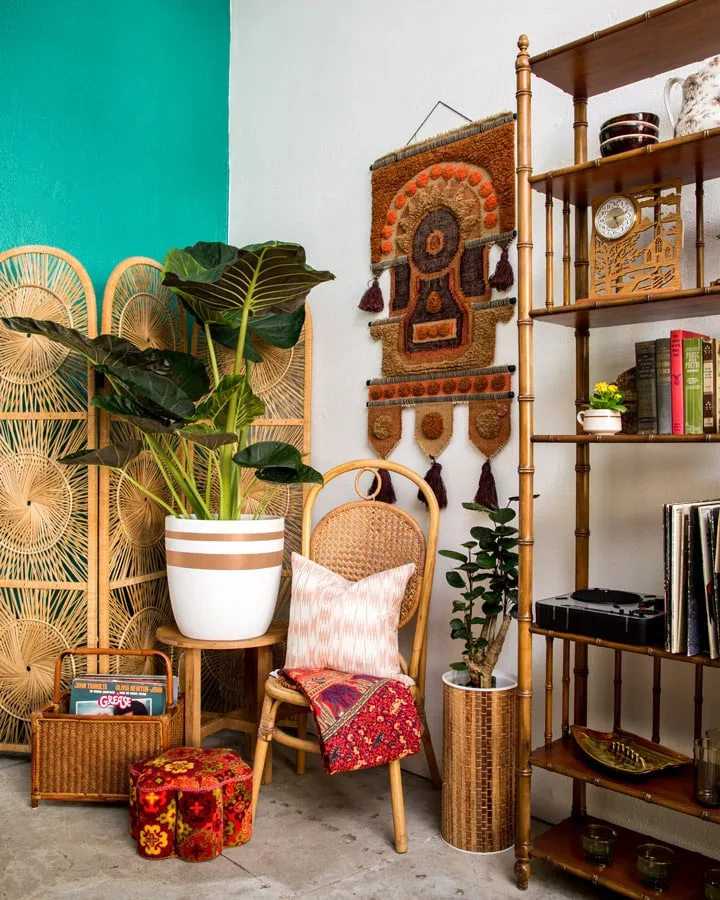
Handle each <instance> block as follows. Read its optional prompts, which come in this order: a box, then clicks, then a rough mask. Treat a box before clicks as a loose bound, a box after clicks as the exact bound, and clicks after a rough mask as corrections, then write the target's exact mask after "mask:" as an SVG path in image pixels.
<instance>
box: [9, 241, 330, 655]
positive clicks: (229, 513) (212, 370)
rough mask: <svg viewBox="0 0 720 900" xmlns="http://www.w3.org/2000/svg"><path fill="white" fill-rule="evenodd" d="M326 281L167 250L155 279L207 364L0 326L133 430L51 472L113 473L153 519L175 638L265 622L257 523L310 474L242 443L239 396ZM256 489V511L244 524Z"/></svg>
mask: <svg viewBox="0 0 720 900" xmlns="http://www.w3.org/2000/svg"><path fill="white" fill-rule="evenodd" d="M333 277H334V276H333V275H332V274H331V273H330V272H322V271H316V270H315V269H313V268H311V267H310V266H308V265H307V264H306V262H305V251H304V249H303V248H302V247H301V246H300V245H298V244H290V243H281V242H277V241H270V242H267V243H264V244H254V245H250V246H247V247H242V248H238V247H232V246H230V245H227V244H223V243H206V242H201V243H198V244H195V245H194V246H192V247H187V248H185V249H174V250H171V251H170V252H169V253H168V254H167V256H166V258H165V263H164V270H163V281H164V284H166V285H167V286H168V287H169V288H170V289H171V290H172V291H174V293H175V294H177V296H178V297H179V298H180V300H181V301H182V303H183V305H184V306H185V308H186V309H187V310H188V311H189V312H190V313H191V314H192V315H193V316H194V317H195V319H196V321H197V323H198V326H199V327H200V329H201V330H202V333H203V335H204V344H205V350H206V354H207V365H206V362H205V361H203V360H202V359H199V358H196V357H195V356H193V355H192V354H189V353H182V352H179V351H173V350H157V349H140V348H138V347H136V346H135V345H134V344H132V343H130V342H129V341H127V340H125V339H123V338H119V337H116V336H114V335H109V334H102V335H100V336H98V337H97V338H92V339H91V338H88V337H86V336H85V335H83V334H81V333H80V332H78V331H76V330H74V329H72V328H67V327H65V326H63V325H60V324H58V323H57V322H51V321H38V320H34V319H28V318H20V317H16V318H5V319H2V320H0V321H1V322H2V324H3V325H4V326H5V327H6V328H9V329H11V330H13V331H19V332H21V333H24V334H26V335H27V336H28V338H29V339H30V338H32V339H36V338H35V337H34V336H37V337H38V338H45V339H48V340H51V341H54V342H56V343H58V344H61V345H63V346H64V347H65V348H67V349H68V350H70V351H72V352H74V353H78V354H80V355H82V356H84V357H85V358H86V359H87V361H88V363H89V364H90V365H91V366H93V368H94V369H95V370H96V371H97V372H98V373H99V374H101V375H103V376H104V378H105V382H106V384H107V385H108V386H109V392H108V393H107V394H102V395H100V396H97V397H95V398H94V399H93V401H92V402H93V404H94V405H95V406H98V407H99V408H100V409H102V410H104V411H105V412H107V413H110V414H111V415H113V416H116V417H118V418H120V419H123V420H125V421H126V422H128V423H129V424H130V425H132V426H134V428H135V429H137V433H138V436H137V437H134V438H130V439H126V440H121V441H118V442H116V443H113V444H110V445H108V446H106V447H101V448H100V449H97V450H88V451H81V452H79V453H75V454H72V455H71V456H66V457H64V458H63V459H62V460H60V462H62V463H64V464H65V465H74V466H78V465H96V466H107V467H109V468H112V469H117V470H120V472H121V477H122V478H124V479H127V481H128V482H130V483H131V484H133V485H134V486H135V488H136V489H138V490H139V491H141V492H142V493H143V494H145V495H146V496H147V497H148V500H152V501H154V502H155V503H158V504H159V505H160V506H161V507H162V508H163V509H164V510H165V512H166V513H167V516H166V535H165V536H166V540H165V544H166V552H167V569H168V587H169V591H170V600H171V604H172V609H173V614H174V616H175V620H176V622H177V625H178V628H179V629H180V631H181V632H182V633H183V634H185V635H186V636H187V637H192V638H198V639H205V640H241V639H244V638H252V637H256V636H258V635H260V634H263V633H264V632H265V631H266V630H267V627H268V625H269V624H270V621H271V619H272V615H273V612H274V609H275V603H276V600H277V594H278V589H279V583H280V575H281V571H282V555H283V546H284V520H283V518H282V517H274V516H266V515H264V514H263V513H264V511H265V510H266V509H267V506H268V504H269V502H270V501H271V499H272V496H273V493H274V492H275V491H277V490H278V489H279V488H280V487H281V486H282V485H290V484H303V483H322V476H321V474H320V473H319V472H317V471H316V470H315V469H313V468H312V467H310V466H309V465H307V464H306V463H305V461H304V460H303V457H302V454H301V453H300V451H299V450H298V449H297V448H296V447H294V446H292V445H291V444H286V443H283V442H280V441H259V442H256V443H251V442H250V440H249V432H250V428H251V426H252V424H253V422H254V421H255V420H256V419H257V418H258V417H260V416H262V415H263V414H264V411H265V406H264V403H263V401H262V399H261V398H260V397H258V396H257V394H256V393H255V392H254V391H253V384H252V373H253V365H254V364H255V363H257V362H260V361H262V355H261V352H262V350H261V348H262V346H263V342H264V343H265V344H270V345H272V346H275V347H280V348H290V347H292V346H294V344H295V343H296V342H297V340H298V339H299V337H300V333H301V331H302V327H303V324H304V319H305V306H304V301H305V297H306V296H307V294H308V293H309V291H310V290H311V289H312V288H313V287H314V286H315V285H317V284H320V283H321V282H323V281H329V280H330V279H332V278H333ZM258 339H259V340H258ZM216 345H222V346H225V347H231V348H233V349H234V351H235V354H234V366H233V370H232V372H230V373H228V374H222V373H221V372H220V370H219V368H218V363H217V352H216ZM198 448H199V449H198ZM143 452H149V453H150V454H152V456H153V458H154V460H155V463H156V465H157V468H158V471H159V472H160V475H161V476H162V479H163V481H164V483H165V485H166V488H167V494H166V495H165V497H161V496H158V495H157V494H156V493H153V492H152V491H150V490H148V488H147V487H146V486H144V485H142V484H140V483H139V482H138V481H136V480H134V479H133V478H132V476H131V474H130V473H129V472H128V470H127V466H128V464H129V463H130V462H132V460H134V459H135V458H136V457H137V456H139V455H140V454H141V453H143ZM198 456H201V457H202V466H203V478H202V479H201V478H200V477H199V474H198V458H197V457H198ZM259 488H260V489H262V490H261V499H260V501H259V503H256V510H255V512H254V513H250V512H249V506H250V499H251V496H254V497H257V491H258V489H259Z"/></svg>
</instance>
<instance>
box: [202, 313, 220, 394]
mask: <svg viewBox="0 0 720 900" xmlns="http://www.w3.org/2000/svg"><path fill="white" fill-rule="evenodd" d="M205 343H206V344H207V349H208V356H209V357H210V365H211V366H212V372H213V378H214V379H215V387H217V386H218V385H219V384H220V370H219V369H218V364H217V357H216V356H215V344H213V339H212V337H211V335H210V323H209V322H206V323H205Z"/></svg>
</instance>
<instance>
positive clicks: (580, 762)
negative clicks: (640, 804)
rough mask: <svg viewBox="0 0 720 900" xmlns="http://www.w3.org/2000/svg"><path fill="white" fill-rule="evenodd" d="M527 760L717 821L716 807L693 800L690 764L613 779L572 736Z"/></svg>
mask: <svg viewBox="0 0 720 900" xmlns="http://www.w3.org/2000/svg"><path fill="white" fill-rule="evenodd" d="M530 763H531V765H533V766H537V767H538V768H541V769H548V770H549V771H551V772H557V773H558V774H560V775H567V776H568V777H569V778H577V779H578V780H579V781H586V782H588V783H589V784H594V785H595V786H596V787H602V788H605V789H606V790H609V791H615V792H616V793H618V794H625V795H626V796H628V797H634V798H635V799H636V800H645V801H646V802H647V803H653V804H655V805H656V806H664V807H666V808H667V809H674V810H676V811H677V812H681V813H684V814H685V815H687V816H696V817H697V818H698V819H705V820H707V821H709V822H717V823H720V809H708V808H706V807H704V806H700V804H699V803H696V802H695V801H694V800H693V766H692V763H688V764H687V765H684V766H681V767H680V768H679V769H673V770H672V771H671V772H669V773H668V774H662V773H660V774H658V775H653V776H651V777H650V778H634V779H631V778H615V777H614V776H613V775H612V774H611V773H610V772H606V771H604V770H603V769H601V768H599V767H595V766H593V765H592V764H591V763H590V762H589V761H588V760H587V759H586V757H585V756H584V755H583V754H582V752H581V751H580V750H579V749H578V747H577V746H576V744H575V741H574V740H573V739H572V738H558V740H556V741H553V743H552V744H550V746H549V747H545V746H543V747H538V748H537V749H536V750H533V752H532V753H531V754H530Z"/></svg>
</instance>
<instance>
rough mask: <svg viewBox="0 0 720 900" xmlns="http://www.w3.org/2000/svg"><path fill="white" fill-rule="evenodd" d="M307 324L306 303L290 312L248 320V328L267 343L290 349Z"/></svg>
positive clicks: (282, 348)
mask: <svg viewBox="0 0 720 900" xmlns="http://www.w3.org/2000/svg"><path fill="white" fill-rule="evenodd" d="M304 324H305V304H303V305H302V306H298V308H297V309H296V310H295V311H294V312H291V313H288V314H280V315H270V316H258V317H256V318H253V319H250V320H249V321H248V328H249V330H250V331H252V333H253V334H255V335H257V336H258V337H259V338H260V339H261V340H263V341H265V343H266V344H270V345H271V346H273V347H279V348H280V349H281V350H289V349H290V347H294V346H295V344H297V342H298V340H299V339H300V334H301V333H302V330H303V325H304Z"/></svg>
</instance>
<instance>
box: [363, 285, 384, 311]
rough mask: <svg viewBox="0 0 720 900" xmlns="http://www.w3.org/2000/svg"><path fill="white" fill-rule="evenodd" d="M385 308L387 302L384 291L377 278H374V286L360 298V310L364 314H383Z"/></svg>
mask: <svg viewBox="0 0 720 900" xmlns="http://www.w3.org/2000/svg"><path fill="white" fill-rule="evenodd" d="M384 308H385V300H384V299H383V295H382V290H381V288H380V285H379V284H378V280H377V278H373V280H372V284H371V285H370V287H369V288H368V289H367V290H366V291H365V293H364V294H363V295H362V297H361V298H360V302H359V303H358V309H361V310H362V311H363V312H382V311H383V309H384Z"/></svg>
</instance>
